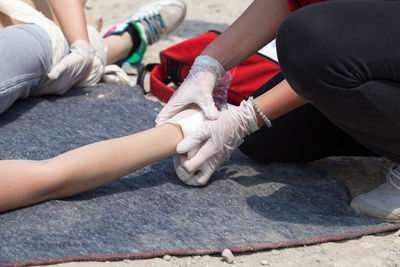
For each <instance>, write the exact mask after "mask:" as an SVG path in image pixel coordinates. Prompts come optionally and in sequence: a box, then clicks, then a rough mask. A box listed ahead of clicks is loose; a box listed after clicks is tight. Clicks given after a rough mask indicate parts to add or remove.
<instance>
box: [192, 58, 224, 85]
mask: <svg viewBox="0 0 400 267" xmlns="http://www.w3.org/2000/svg"><path fill="white" fill-rule="evenodd" d="M193 67H201V68H207V69H208V70H210V71H212V72H213V73H215V75H216V79H217V81H218V82H219V81H221V79H222V77H224V74H225V72H226V71H225V69H224V67H223V66H222V65H221V63H219V62H218V60H216V59H214V58H212V57H210V56H205V55H201V56H198V57H196V59H195V60H194V63H193ZM193 67H192V68H193Z"/></svg>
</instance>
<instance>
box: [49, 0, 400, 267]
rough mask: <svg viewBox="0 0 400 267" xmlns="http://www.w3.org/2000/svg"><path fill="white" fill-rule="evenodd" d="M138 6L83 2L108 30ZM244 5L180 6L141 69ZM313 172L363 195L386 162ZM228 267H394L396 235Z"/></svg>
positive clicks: (179, 261) (183, 262)
mask: <svg viewBox="0 0 400 267" xmlns="http://www.w3.org/2000/svg"><path fill="white" fill-rule="evenodd" d="M146 2H148V1H144V0H118V1H108V0H96V1H95V0H89V1H88V3H87V9H88V10H89V11H90V12H91V14H92V15H93V17H94V19H99V18H100V17H101V18H102V20H103V23H104V25H112V24H115V23H118V22H120V21H121V20H124V19H126V18H127V17H129V16H130V15H131V14H132V13H133V12H134V11H135V10H136V9H137V8H138V7H139V6H141V5H143V4H145V3H146ZM250 2H251V1H249V0H230V1H221V0H217V1H215V0H202V1H200V0H198V1H196V0H186V4H187V8H188V9H187V15H186V19H185V21H184V22H183V23H182V24H181V25H180V26H179V28H178V29H177V30H176V31H174V32H173V33H172V34H170V35H169V36H168V37H166V38H165V39H163V40H161V41H159V42H158V43H157V44H155V45H153V46H151V47H149V49H148V51H147V52H146V55H145V58H144V63H149V62H158V61H159V59H158V53H159V51H160V50H162V49H164V48H167V47H169V46H171V45H172V44H175V43H177V42H179V41H182V40H185V39H187V38H190V37H194V36H196V35H198V34H201V33H203V32H205V31H207V30H210V29H213V30H219V31H223V30H224V29H226V28H227V27H228V25H229V24H231V23H232V22H233V21H234V20H235V19H236V18H237V17H238V16H239V15H240V14H241V13H242V12H243V11H244V10H245V8H246V7H247V6H248V5H249V4H250ZM313 164H314V165H315V166H316V167H317V168H321V169H323V170H324V171H327V172H329V173H330V174H331V175H334V176H336V177H337V178H338V179H341V180H343V181H344V182H345V183H346V184H347V186H348V187H349V188H350V191H351V194H352V195H353V196H354V195H357V194H359V193H362V192H366V191H369V190H371V189H373V188H374V187H376V186H377V185H378V184H380V183H382V182H384V181H385V173H386V170H387V167H388V166H389V165H390V163H389V162H387V161H385V160H382V159H376V158H329V159H324V160H321V161H317V162H314V163H313ZM230 265H231V266H400V231H397V232H389V233H384V234H379V235H375V236H365V237H362V238H358V239H353V240H349V241H343V242H335V243H333V242H328V243H323V244H319V245H313V246H307V247H306V246H304V247H297V248H290V249H280V250H270V251H265V252H259V253H253V254H239V255H235V261H234V262H233V263H232V264H230ZM53 266H62V267H71V266H72V267H85V266H107V267H108V266H110V267H114V266H182V267H183V266H228V263H226V262H225V261H223V259H222V257H221V256H220V255H210V256H202V257H200V256H195V257H179V258H177V257H168V256H167V257H165V258H164V259H163V258H155V259H149V260H135V261H130V260H124V261H119V262H105V263H100V262H85V263H67V264H60V265H53Z"/></svg>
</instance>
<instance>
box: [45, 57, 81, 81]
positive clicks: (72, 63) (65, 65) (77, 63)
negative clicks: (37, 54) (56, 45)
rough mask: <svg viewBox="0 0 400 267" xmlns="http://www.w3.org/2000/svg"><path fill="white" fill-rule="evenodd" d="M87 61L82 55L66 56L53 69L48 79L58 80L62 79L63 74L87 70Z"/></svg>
mask: <svg viewBox="0 0 400 267" xmlns="http://www.w3.org/2000/svg"><path fill="white" fill-rule="evenodd" d="M87 64H88V63H87V62H86V59H85V58H84V57H83V56H82V55H77V54H76V53H70V54H68V55H67V56H65V57H64V58H63V59H62V60H61V61H60V62H59V63H57V64H56V65H55V66H54V67H52V68H51V70H50V72H49V73H48V74H47V77H48V78H49V79H51V80H56V79H58V78H59V77H60V75H61V73H63V72H65V71H73V70H74V69H76V70H79V69H86V67H87V66H86V65H87Z"/></svg>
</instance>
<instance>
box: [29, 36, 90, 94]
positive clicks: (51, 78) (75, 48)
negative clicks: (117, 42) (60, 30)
mask: <svg viewBox="0 0 400 267" xmlns="http://www.w3.org/2000/svg"><path fill="white" fill-rule="evenodd" d="M95 52H96V51H95V49H94V48H93V47H92V46H91V45H90V44H89V43H88V42H86V41H84V40H78V41H76V42H74V43H73V44H72V45H71V46H70V53H69V54H68V55H66V56H65V57H64V58H63V59H61V60H60V62H58V63H57V64H56V65H54V66H53V67H52V68H51V70H50V71H49V73H48V74H47V77H48V80H47V81H46V83H45V84H44V85H43V86H42V87H41V88H40V89H38V90H35V91H33V93H32V95H44V94H55V95H62V94H64V93H65V92H66V91H68V90H69V89H70V88H71V87H73V86H74V85H75V84H77V83H79V82H80V81H82V80H83V79H85V78H86V76H87V75H88V74H89V71H90V69H91V67H92V63H93V57H94V55H95Z"/></svg>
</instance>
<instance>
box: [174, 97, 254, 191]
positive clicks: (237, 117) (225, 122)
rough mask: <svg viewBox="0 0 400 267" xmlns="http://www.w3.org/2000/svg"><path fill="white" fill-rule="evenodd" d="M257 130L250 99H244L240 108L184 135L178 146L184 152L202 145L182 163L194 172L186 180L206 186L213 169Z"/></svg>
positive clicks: (179, 151) (179, 150)
mask: <svg viewBox="0 0 400 267" xmlns="http://www.w3.org/2000/svg"><path fill="white" fill-rule="evenodd" d="M258 129H259V127H258V125H257V118H256V115H255V112H254V109H253V105H252V104H251V102H250V101H242V103H241V104H240V106H239V107H234V108H232V109H229V110H224V111H222V112H220V113H219V116H218V119H217V120H214V121H206V122H204V123H203V124H202V125H201V126H200V128H199V129H197V130H196V131H194V132H193V133H191V134H190V135H189V136H187V137H185V138H184V139H183V140H182V141H181V142H180V143H179V144H178V147H177V149H176V150H177V152H178V153H180V154H183V153H188V152H190V151H191V150H193V149H194V150H197V149H198V146H199V145H200V146H201V147H200V149H199V151H198V152H197V153H196V155H195V156H194V157H192V158H190V159H188V160H186V161H184V162H183V163H182V166H183V167H184V168H185V170H186V171H187V172H188V173H195V175H194V176H193V177H192V178H191V179H190V180H189V181H187V182H186V183H187V184H189V185H205V184H206V183H207V181H208V180H209V179H210V177H211V175H212V174H213V173H214V171H215V170H216V169H217V168H218V167H219V166H220V165H221V164H222V163H224V162H225V161H227V160H228V159H229V158H230V156H231V154H232V152H233V150H234V149H235V148H236V147H238V146H239V145H240V144H241V142H242V139H243V138H244V137H245V136H247V135H249V134H251V133H252V132H254V131H256V130H258Z"/></svg>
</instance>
